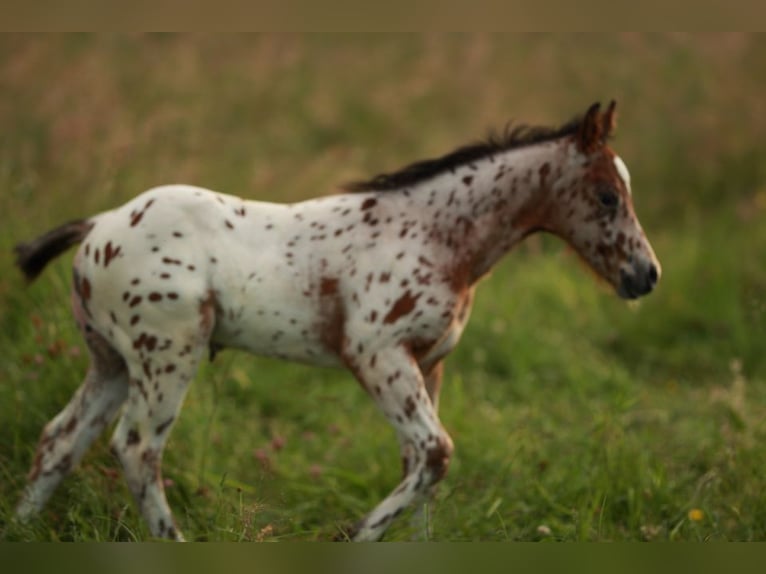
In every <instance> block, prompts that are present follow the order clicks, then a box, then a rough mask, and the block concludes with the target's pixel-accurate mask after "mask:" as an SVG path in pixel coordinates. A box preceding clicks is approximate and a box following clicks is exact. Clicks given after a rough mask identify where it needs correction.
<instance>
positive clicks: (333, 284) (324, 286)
mask: <svg viewBox="0 0 766 574" xmlns="http://www.w3.org/2000/svg"><path fill="white" fill-rule="evenodd" d="M337 292H338V279H337V278H335V277H322V279H321V280H320V282H319V295H320V296H322V297H326V296H328V295H335V294H336V293H337Z"/></svg>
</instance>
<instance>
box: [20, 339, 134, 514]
mask: <svg viewBox="0 0 766 574" xmlns="http://www.w3.org/2000/svg"><path fill="white" fill-rule="evenodd" d="M83 331H84V334H85V341H86V343H87V345H88V349H89V351H90V355H91V365H90V368H89V370H88V374H87V376H86V377H85V381H84V382H83V384H82V386H81V387H80V388H79V389H78V390H77V392H76V393H75V394H74V396H73V397H72V399H71V400H70V402H69V404H68V405H67V406H66V407H65V408H64V410H62V411H61V412H60V413H59V414H58V415H56V417H54V418H53V419H52V420H51V421H50V422H49V423H48V424H47V425H46V426H45V428H44V429H43V432H42V435H41V437H40V441H39V443H38V446H37V454H36V455H35V459H34V463H33V465H32V470H31V471H30V473H29V483H28V485H27V487H26V490H25V492H24V494H23V496H22V498H21V501H20V502H19V505H18V507H17V509H16V515H17V517H18V518H19V519H21V520H22V521H23V520H26V519H28V518H29V517H30V516H32V515H34V514H36V513H37V512H39V511H40V510H41V509H42V507H43V506H44V505H45V503H46V502H47V500H48V499H49V498H50V496H51V495H52V494H53V491H54V490H55V488H56V486H58V484H59V483H60V482H61V480H62V479H63V478H64V477H65V476H66V475H67V474H68V473H69V471H70V470H71V469H72V468H74V467H75V465H77V463H78V462H79V461H80V459H81V458H82V456H83V455H84V454H85V451H86V450H87V449H88V447H89V446H90V444H91V443H92V442H93V440H94V439H95V438H96V437H98V436H99V435H100V434H101V433H102V432H103V431H104V429H105V428H106V426H107V425H108V424H109V423H110V422H111V421H112V420H113V419H114V416H115V414H116V413H117V410H118V409H119V408H120V405H122V403H123V402H124V401H125V398H126V397H127V395H128V375H127V369H126V368H125V363H124V361H123V360H122V357H121V356H120V355H119V354H118V353H117V352H116V351H115V350H114V349H112V347H111V346H110V345H109V344H108V343H107V342H106V340H105V339H104V338H103V337H102V336H101V335H99V334H98V333H97V332H95V331H93V330H92V329H91V328H90V327H88V326H86V327H84V328H83Z"/></svg>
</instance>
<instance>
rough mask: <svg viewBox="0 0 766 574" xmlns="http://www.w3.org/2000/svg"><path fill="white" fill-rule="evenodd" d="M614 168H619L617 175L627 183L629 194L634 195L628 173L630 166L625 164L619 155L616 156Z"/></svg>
mask: <svg viewBox="0 0 766 574" xmlns="http://www.w3.org/2000/svg"><path fill="white" fill-rule="evenodd" d="M614 167H616V168H617V173H619V174H620V177H621V178H622V181H624V182H625V188H626V189H627V190H628V193H632V192H631V190H630V172H628V166H626V165H625V162H624V161H622V159H621V158H620V156H618V155H616V156H614Z"/></svg>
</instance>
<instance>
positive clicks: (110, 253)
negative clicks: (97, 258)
mask: <svg viewBox="0 0 766 574" xmlns="http://www.w3.org/2000/svg"><path fill="white" fill-rule="evenodd" d="M121 249H122V248H121V247H119V246H118V247H112V242H111V241H108V242H107V243H106V247H104V267H108V266H109V263H111V261H112V259H114V258H115V257H117V256H118V255H120V250H121Z"/></svg>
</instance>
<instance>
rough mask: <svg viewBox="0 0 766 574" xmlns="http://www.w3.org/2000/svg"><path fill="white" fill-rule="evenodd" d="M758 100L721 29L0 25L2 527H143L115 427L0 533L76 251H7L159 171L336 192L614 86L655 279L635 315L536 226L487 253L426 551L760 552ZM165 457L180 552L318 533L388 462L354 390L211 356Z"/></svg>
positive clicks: (275, 193)
mask: <svg viewBox="0 0 766 574" xmlns="http://www.w3.org/2000/svg"><path fill="white" fill-rule="evenodd" d="M765 94H766V37H762V36H747V35H739V34H730V35H702V36H685V35H649V36H644V35H633V34H627V35H621V36H597V35H587V36H579V35H572V36H546V35H528V36H461V35H451V36H388V35H372V36H361V35H359V36H253V37H238V36H223V37H207V36H202V37H183V36H180V37H179V36H151V37H144V36H123V37H99V36H96V37H93V36H68V37H27V36H3V37H1V38H0V540H6V541H17V540H76V541H94V540H143V539H146V538H148V536H149V534H148V531H147V529H146V527H145V525H144V524H143V522H142V520H141V519H140V517H139V516H138V515H137V511H136V508H135V506H134V505H133V502H132V500H131V498H130V495H129V493H128V491H127V488H126V486H125V484H124V482H123V479H122V477H121V474H120V473H119V468H118V463H117V462H116V460H115V459H113V458H112V457H111V455H110V454H109V451H108V443H107V439H108V436H107V435H105V436H104V437H102V439H101V440H99V441H98V442H97V443H96V444H95V445H94V447H93V448H92V450H91V451H90V452H89V454H88V455H87V456H86V458H85V460H84V461H83V463H82V464H81V466H80V467H79V469H78V470H77V471H75V472H74V473H73V474H72V475H71V476H70V477H69V478H68V479H67V480H66V481H65V482H64V483H63V484H62V486H61V487H60V488H59V490H58V491H57V493H56V494H55V496H54V498H53V499H52V500H51V502H50V504H49V505H48V507H47V508H46V510H45V511H44V513H43V514H42V516H41V517H40V519H39V520H36V521H34V522H32V523H30V524H28V525H24V526H20V525H17V524H15V523H12V522H11V516H12V512H13V507H14V505H15V503H16V501H17V498H18V496H19V493H20V490H21V489H22V487H23V484H24V477H25V475H26V473H27V471H28V468H29V466H30V464H31V460H32V456H33V452H34V448H35V444H36V441H37V438H38V436H39V432H40V430H41V428H42V426H43V425H44V424H45V422H47V421H48V420H49V419H50V418H51V417H52V416H53V415H54V414H55V413H56V412H58V410H59V409H60V408H61V407H63V405H64V404H65V403H66V402H67V400H68V399H69V397H70V396H71V394H72V393H73V392H74V390H75V389H76V388H77V386H78V385H79V384H80V382H81V379H82V376H83V375H84V372H85V369H86V363H87V361H86V358H85V354H86V353H85V349H84V347H83V343H82V342H81V340H80V338H79V335H78V333H77V332H76V329H75V327H74V323H73V321H72V319H71V315H70V312H69V305H68V301H69V281H70V278H69V269H70V264H71V254H69V255H67V256H65V257H62V258H61V259H60V260H58V261H57V262H56V263H55V264H54V265H52V266H51V267H50V268H49V269H48V270H47V271H46V273H45V274H44V275H43V276H42V277H41V278H40V279H39V280H38V281H37V282H36V283H34V284H33V285H31V286H29V287H27V286H25V284H24V282H23V281H22V279H21V277H20V274H19V273H18V272H17V270H16V269H15V268H14V266H13V259H12V253H11V250H12V247H13V245H14V244H15V243H16V242H18V241H21V240H25V239H28V238H30V237H32V236H35V235H37V234H39V233H41V232H43V231H46V230H48V229H49V228H51V227H53V226H54V225H57V224H59V223H61V222H63V221H64V220H66V219H68V218H75V217H81V216H85V215H89V214H92V213H95V212H98V211H101V210H104V209H107V208H111V207H113V206H115V205H118V204H119V203H121V202H123V201H125V200H127V199H128V198H130V197H132V196H133V195H135V194H137V193H139V192H140V191H143V190H144V189H146V188H148V187H151V186H153V185H156V184H160V183H171V182H187V183H195V184H199V185H204V186H208V187H211V188H214V189H218V190H221V191H225V192H228V193H234V194H238V195H242V196H245V197H248V198H258V199H269V200H275V201H295V200H299V199H303V198H308V197H313V196H317V195H322V194H327V193H332V192H334V191H335V190H337V185H338V184H339V183H341V182H344V181H346V180H349V179H353V178H359V177H365V176H368V175H372V174H374V173H378V172H380V171H384V170H389V169H391V168H395V167H398V166H399V165H401V164H403V163H407V162H411V161H413V160H416V159H422V158H425V157H430V156H435V155H438V154H441V153H443V152H446V151H449V150H450V149H452V148H454V147H456V146H457V145H460V144H464V143H467V142H469V141H472V140H474V139H476V138H477V137H480V136H482V135H484V134H485V133H486V131H487V130H488V129H489V128H492V127H501V126H503V125H504V124H505V122H506V121H508V120H509V119H519V120H523V121H525V122H530V123H541V124H553V125H558V124H559V123H562V122H563V121H565V120H568V119H569V118H570V117H571V116H573V115H574V114H577V113H582V112H583V111H584V110H585V108H586V107H587V106H588V105H589V104H590V103H592V102H593V101H595V100H602V101H604V102H606V101H608V100H609V99H610V98H616V99H617V100H618V102H619V111H620V114H621V115H620V120H619V128H618V134H617V138H616V139H615V141H614V142H613V147H614V148H615V149H616V150H617V151H618V152H619V153H620V155H621V156H622V157H623V158H624V159H625V161H626V163H627V164H628V166H629V167H630V170H631V175H632V179H633V188H634V195H635V202H636V207H637V211H638V214H639V216H640V217H641V220H642V223H643V225H644V228H645V230H646V231H647V234H648V235H649V237H650V239H651V240H652V243H653V245H654V247H655V250H656V251H657V254H658V256H659V258H660V260H661V261H662V264H663V268H664V276H663V280H662V283H661V285H660V288H659V289H658V291H657V292H656V293H655V294H653V295H651V296H650V297H649V298H647V299H646V300H644V301H642V302H641V303H640V304H639V305H633V306H629V305H626V304H625V303H624V302H622V301H620V300H618V299H617V298H616V297H615V296H614V295H613V293H611V292H610V291H609V290H608V289H606V288H605V287H604V286H603V285H599V284H597V283H596V282H594V281H593V279H592V278H591V274H590V273H588V272H587V271H585V270H584V269H583V268H582V266H581V265H580V264H579V263H578V262H577V260H576V258H575V257H573V256H572V255H571V254H570V253H569V252H568V250H567V249H566V248H565V247H564V246H563V244H562V243H561V242H560V241H558V240H556V239H553V238H550V237H532V238H530V239H529V240H527V241H526V242H525V243H524V244H523V245H522V246H521V247H520V248H519V249H517V250H516V251H514V252H513V253H511V254H510V255H509V256H508V257H507V258H506V259H505V260H504V262H503V264H502V265H501V266H500V267H499V268H498V269H496V271H495V273H494V274H493V275H492V277H490V278H489V279H488V280H486V281H485V282H484V284H483V285H482V286H481V287H480V289H479V291H478V297H477V303H476V306H475V308H474V313H473V317H472V320H471V322H470V323H469V326H468V329H467V331H466V333H465V335H464V337H463V340H462V342H461V344H460V345H459V346H458V349H457V351H456V352H455V353H454V354H453V355H452V356H451V357H450V358H449V359H448V361H447V371H446V376H445V386H444V391H443V394H442V400H441V412H442V420H443V422H444V424H445V426H446V427H447V428H448V430H449V431H450V433H451V435H452V437H453V439H454V441H455V445H456V454H455V458H454V460H453V463H452V466H451V468H450V473H449V475H448V476H447V478H446V480H445V481H444V482H443V483H442V484H441V485H440V487H439V489H438V492H437V494H436V498H435V501H434V502H433V504H432V505H431V508H430V517H429V518H430V527H431V531H432V534H431V538H432V539H433V540H438V541H443V540H509V541H510V540H587V541H609V540H764V539H766V497H765V496H764V494H763V492H764V486H766V448H765V447H764V440H765V439H766V337H765V335H766V266H764V261H765V260H766V225H764V220H765V219H766V161H764V158H766V107H764V104H763V102H764V95H765ZM164 471H165V477H166V483H167V492H168V497H169V500H170V503H171V506H172V507H173V508H174V511H175V513H176V516H177V518H178V521H179V525H180V526H181V528H182V530H183V531H184V532H185V534H186V536H187V538H189V539H191V540H232V541H233V540H247V541H261V540H326V539H329V538H332V537H333V536H334V535H335V534H336V533H337V532H339V530H340V529H341V528H343V527H344V526H347V525H348V524H350V523H351V522H352V521H354V520H355V519H357V518H359V517H361V516H362V515H363V514H364V513H365V512H366V511H367V510H369V509H370V508H371V507H372V506H373V505H374V504H375V503H376V502H377V501H378V500H379V499H381V498H382V497H383V496H384V495H385V494H386V493H387V492H388V491H389V489H390V488H392V487H393V486H394V485H395V484H396V482H397V481H398V479H399V474H400V463H399V454H398V448H397V443H396V439H395V436H394V433H393V431H392V430H390V429H389V427H388V426H387V423H386V422H385V421H384V419H383V417H382V416H380V415H379V414H378V413H377V411H376V410H375V408H374V406H373V404H372V402H371V401H370V400H369V399H368V398H367V397H366V396H365V395H364V393H363V392H362V391H361V390H360V389H359V386H358V385H357V384H356V383H355V382H354V381H353V379H352V378H351V376H350V375H349V374H347V373H345V372H341V371H334V370H322V369H311V368H307V367H303V366H298V365H293V364H287V363H281V362H277V361H271V360H265V359H260V358H255V357H250V356H246V355H243V354H239V353H234V352H224V353H223V354H221V355H220V356H219V357H218V358H217V359H216V360H215V362H214V363H213V364H210V365H205V367H204V368H203V369H202V372H201V373H200V376H199V377H198V380H197V382H196V384H195V385H194V386H193V387H192V390H191V391H190V393H189V395H188V398H187V401H186V406H185V408H184V410H183V412H182V416H181V418H180V420H179V421H178V423H177V425H176V427H175V429H174V431H173V434H172V436H171V439H170V442H169V445H168V449H167V451H166V454H165V462H164ZM417 532H418V529H417V528H416V527H415V526H414V522H413V521H412V520H408V519H407V518H406V517H403V518H402V519H401V520H400V521H399V522H397V523H395V525H394V526H393V527H392V528H391V529H390V530H389V533H388V535H387V539H388V540H409V539H410V538H411V537H412V536H413V535H416V534H417Z"/></svg>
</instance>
